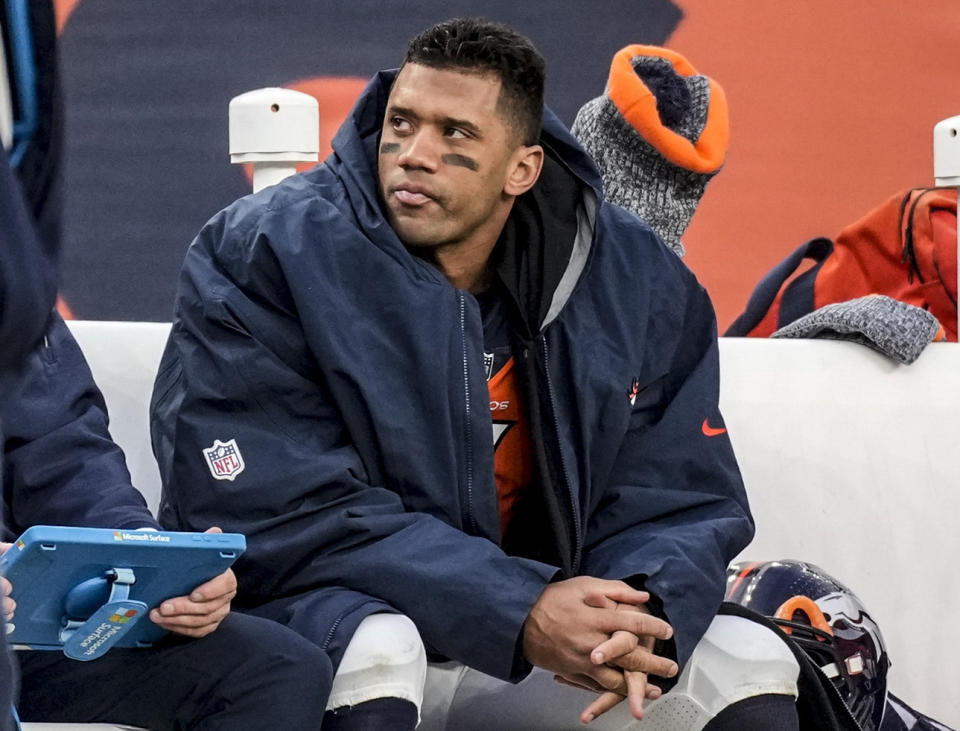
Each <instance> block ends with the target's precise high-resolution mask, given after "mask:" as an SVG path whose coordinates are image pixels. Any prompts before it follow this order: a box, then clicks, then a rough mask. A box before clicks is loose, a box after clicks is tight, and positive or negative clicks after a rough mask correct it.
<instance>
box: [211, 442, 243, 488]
mask: <svg viewBox="0 0 960 731" xmlns="http://www.w3.org/2000/svg"><path fill="white" fill-rule="evenodd" d="M203 457H204V459H206V461H207V467H208V468H209V469H210V474H211V475H213V478H214V479H215V480H230V481H231V482H232V481H233V480H234V479H236V477H237V475H239V474H240V473H241V472H243V468H244V467H245V466H246V465H244V463H243V455H241V454H240V447H238V446H237V440H236V439H231V440H230V441H228V442H221V441H220V440H219V439H215V440H214V442H213V446H212V447H208V448H207V449H204V450H203Z"/></svg>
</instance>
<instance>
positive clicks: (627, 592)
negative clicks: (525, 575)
mask: <svg viewBox="0 0 960 731" xmlns="http://www.w3.org/2000/svg"><path fill="white" fill-rule="evenodd" d="M649 601H650V594H649V593H647V592H645V591H637V590H636V589H633V588H631V587H630V586H629V585H628V584H626V583H624V582H622V581H610V580H607V579H596V578H593V577H590V576H578V577H575V578H572V579H567V580H565V581H558V582H557V583H555V584H550V585H549V586H547V588H546V589H545V590H544V592H543V594H541V595H540V598H539V599H538V600H537V602H536V604H534V606H533V609H531V610H530V614H529V616H528V617H527V620H526V622H525V623H524V627H523V650H524V655H525V656H526V658H527V660H528V661H529V662H530V663H531V664H533V665H536V666H537V667H540V668H543V669H544V670H548V671H550V672H552V673H554V677H555V678H556V680H557V681H558V682H561V683H564V684H567V685H573V686H575V687H578V688H584V689H587V690H592V691H595V692H597V693H599V694H600V695H599V696H598V697H597V699H596V700H594V701H593V702H592V703H591V704H590V705H589V706H587V707H586V708H585V709H584V710H583V713H581V715H580V721H581V722H582V723H590V721H592V720H593V719H594V718H596V717H597V716H599V715H601V714H603V713H605V712H606V711H608V710H610V709H611V708H613V707H614V706H615V705H617V704H618V703H620V702H621V701H623V700H624V699H626V700H627V702H628V703H629V706H630V712H631V713H632V714H633V716H634V717H635V718H638V719H639V718H642V717H643V702H644V699H645V698H649V699H651V700H652V699H654V698H658V697H659V696H660V693H661V691H660V689H659V688H658V687H656V686H654V685H648V684H647V675H648V674H651V673H652V674H654V675H659V676H661V677H666V678H670V677H673V676H674V675H676V674H677V664H676V663H675V662H674V661H673V660H671V659H669V658H665V657H660V656H658V655H655V654H654V653H653V648H654V644H655V642H656V641H657V640H658V639H661V640H667V639H670V637H672V636H673V629H672V628H671V627H670V625H669V624H667V623H666V622H664V621H663V620H662V619H658V618H657V617H654V616H653V615H652V614H651V613H650V610H649V609H648V608H647V606H646V605H647V602H649Z"/></svg>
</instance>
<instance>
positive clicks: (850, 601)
mask: <svg viewBox="0 0 960 731" xmlns="http://www.w3.org/2000/svg"><path fill="white" fill-rule="evenodd" d="M726 600H727V601H729V602H734V603H736V604H740V605H742V606H744V607H747V608H748V609H751V610H753V611H754V612H757V613H758V614H762V615H764V616H766V617H768V618H769V619H771V620H773V621H774V622H775V623H776V624H777V625H778V626H779V627H780V628H781V629H782V630H783V631H784V632H786V633H787V634H788V635H790V637H791V639H792V640H793V641H794V642H795V643H796V644H797V645H799V646H800V647H801V648H802V649H803V650H804V652H805V653H806V654H807V656H808V657H809V658H811V659H812V660H813V662H814V663H815V664H816V665H817V666H818V667H819V668H820V669H821V670H822V671H823V672H824V673H825V674H826V676H827V677H828V678H830V680H831V682H832V683H833V685H834V686H835V687H836V688H837V690H838V691H839V692H840V696H841V697H842V698H843V701H844V703H845V704H846V706H847V708H849V709H850V712H851V713H852V714H853V717H854V718H855V719H856V720H857V722H858V723H859V724H860V726H861V728H863V729H865V731H876V729H879V728H880V722H881V721H882V719H883V711H884V707H885V706H886V698H887V670H888V668H889V667H890V661H889V658H888V657H887V649H886V645H885V644H884V642H883V636H882V635H881V634H880V628H879V627H878V626H877V623H876V622H875V621H874V620H873V618H872V617H871V616H870V614H869V613H868V612H867V610H866V609H865V608H864V606H863V603H862V602H861V601H860V600H859V599H858V598H857V596H856V595H855V594H854V593H853V592H852V591H850V589H848V588H847V587H846V586H844V585H843V584H841V583H840V582H839V581H837V580H836V579H835V578H833V577H832V576H830V574H828V573H827V572H826V571H824V570H823V569H821V568H819V567H818V566H814V565H813V564H810V563H806V562H803V561H790V560H784V561H762V562H743V563H738V564H734V565H732V566H731V567H730V568H729V569H728V570H727V591H726Z"/></svg>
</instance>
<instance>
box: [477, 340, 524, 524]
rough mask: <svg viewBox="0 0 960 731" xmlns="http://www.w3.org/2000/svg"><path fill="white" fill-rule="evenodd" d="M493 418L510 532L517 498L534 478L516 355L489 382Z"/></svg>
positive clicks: (503, 517) (500, 495) (501, 498)
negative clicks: (514, 361)
mask: <svg viewBox="0 0 960 731" xmlns="http://www.w3.org/2000/svg"><path fill="white" fill-rule="evenodd" d="M487 390H488V391H489V393H490V419H491V421H492V422H493V470H494V476H495V477H496V482H497V500H498V503H499V506H500V533H501V534H503V533H505V532H506V529H507V525H509V523H510V519H511V518H512V517H513V513H514V509H515V507H516V504H517V501H518V500H519V499H520V497H521V495H522V494H523V491H524V490H526V489H527V487H528V486H529V485H530V482H531V480H532V479H533V461H532V458H531V455H532V454H533V445H532V444H531V441H530V427H529V425H528V424H527V419H526V415H525V414H524V408H523V400H522V397H521V393H520V389H519V388H518V387H517V378H516V374H515V373H514V370H513V358H510V360H508V361H507V362H506V364H504V366H503V367H502V368H501V369H500V370H499V371H497V373H496V374H495V375H494V376H493V377H492V378H491V379H490V380H489V381H488V382H487Z"/></svg>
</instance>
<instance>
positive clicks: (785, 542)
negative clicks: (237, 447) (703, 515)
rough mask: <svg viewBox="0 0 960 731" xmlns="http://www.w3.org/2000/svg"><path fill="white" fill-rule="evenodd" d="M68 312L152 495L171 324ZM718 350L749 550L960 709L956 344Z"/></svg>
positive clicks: (797, 343)
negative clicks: (897, 350) (917, 352)
mask: <svg viewBox="0 0 960 731" xmlns="http://www.w3.org/2000/svg"><path fill="white" fill-rule="evenodd" d="M70 328H71V330H72V331H73V333H74V335H75V336H76V337H77V340H78V341H79V342H80V345H81V347H82V348H83V351H84V353H85V354H86V356H87V359H88V361H89V362H90V365H91V368H92V369H93V372H94V376H95V378H96V380H97V382H98V384H99V385H100V388H101V389H102V390H103V392H104V395H105V398H106V400H107V404H108V407H109V409H110V416H111V433H112V434H113V436H114V438H115V439H116V441H117V442H118V443H119V444H120V445H121V446H122V447H123V449H124V451H125V452H126V454H127V460H128V464H129V467H130V471H131V473H132V475H133V480H134V484H135V485H136V486H137V487H138V488H139V489H140V490H141V491H142V492H143V493H144V494H145V495H146V496H147V501H148V503H149V504H150V507H151V509H153V510H154V511H155V510H156V507H157V503H158V499H159V476H158V472H157V468H156V465H155V464H154V461H153V456H152V452H151V449H150V443H149V430H148V417H147V407H148V404H149V400H150V393H151V388H152V384H153V378H154V374H155V373H156V367H157V363H158V362H159V359H160V353H161V351H162V349H163V346H164V343H165V340H166V335H167V332H168V330H169V325H167V324H157V323H120V322H71V323H70ZM720 353H721V373H722V394H721V405H722V409H723V413H724V417H725V419H726V422H727V426H728V427H729V429H730V434H731V437H732V439H733V443H734V448H735V449H736V452H737V457H738V459H739V461H740V466H741V469H742V471H743V475H744V480H745V482H746V484H747V490H748V492H749V495H750V499H751V504H752V507H753V512H754V515H755V517H756V520H757V537H756V539H755V540H754V542H753V544H752V545H751V546H750V547H749V548H748V549H747V550H746V551H745V552H744V554H743V557H744V558H751V559H776V558H799V559H805V560H809V561H812V562H813V563H816V564H819V565H820V566H821V567H822V568H824V569H826V570H827V571H828V572H830V573H832V574H834V575H835V576H837V577H838V578H839V579H840V580H841V581H844V582H845V583H847V584H848V585H849V586H851V587H852V588H853V589H854V591H855V592H856V593H857V594H858V595H859V596H860V598H861V599H862V600H863V601H864V603H865V604H866V606H867V607H868V608H869V610H870V611H871V613H872V614H873V615H874V617H875V619H876V620H877V621H878V622H879V624H880V626H881V628H882V629H883V632H884V637H885V639H886V642H887V645H888V648H889V651H890V657H891V658H892V660H893V668H892V670H891V683H890V686H891V688H892V689H893V690H894V692H896V693H897V694H898V695H900V696H902V697H903V698H904V699H905V700H906V701H907V702H908V703H910V704H912V705H914V706H915V707H916V708H917V709H918V710H922V711H923V712H925V713H928V714H930V715H933V716H934V717H936V718H938V719H939V720H941V721H943V722H945V723H952V724H953V725H960V701H958V698H960V693H958V691H957V690H956V688H957V687H958V685H960V684H958V680H960V677H958V675H960V674H958V671H957V663H956V657H955V655H956V653H957V651H958V650H960V622H957V621H955V620H954V617H953V608H954V607H955V606H960V579H958V578H957V570H956V568H955V567H954V565H953V561H955V560H958V557H960V529H958V528H960V464H958V460H960V455H958V445H960V414H958V411H960V346H958V345H956V344H952V343H938V344H934V345H931V346H929V347H928V349H927V351H925V352H924V353H923V355H922V356H921V357H920V359H919V360H918V361H917V362H916V363H914V364H913V365H911V366H897V365H894V364H893V363H892V362H890V361H888V360H887V359H885V358H884V357H882V356H880V355H878V354H876V353H874V352H872V351H870V350H867V349H865V348H863V347H862V346H859V345H853V344H850V343H839V342H826V341H802V340H791V341H786V340H753V339H732V338H724V339H721V348H720ZM26 727H27V728H32V729H39V728H41V727H40V726H35V725H30V724H28V725H27V726H26ZM42 728H46V726H43V727H42ZM49 728H51V729H54V728H56V729H64V728H65V727H64V726H56V725H50V726H49ZM83 728H86V729H90V728H91V727H90V726H85V727H83Z"/></svg>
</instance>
